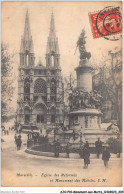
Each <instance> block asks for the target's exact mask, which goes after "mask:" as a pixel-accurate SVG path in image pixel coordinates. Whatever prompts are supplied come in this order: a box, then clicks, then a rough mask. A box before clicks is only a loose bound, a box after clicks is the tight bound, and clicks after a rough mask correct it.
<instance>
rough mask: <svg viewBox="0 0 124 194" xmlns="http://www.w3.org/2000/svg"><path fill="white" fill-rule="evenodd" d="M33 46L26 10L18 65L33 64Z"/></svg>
mask: <svg viewBox="0 0 124 194" xmlns="http://www.w3.org/2000/svg"><path fill="white" fill-rule="evenodd" d="M34 60H35V57H34V47H33V40H32V36H31V30H30V22H29V16H28V10H27V12H26V17H25V27H24V35H23V36H22V38H21V47H20V65H21V66H22V65H26V66H33V65H34Z"/></svg>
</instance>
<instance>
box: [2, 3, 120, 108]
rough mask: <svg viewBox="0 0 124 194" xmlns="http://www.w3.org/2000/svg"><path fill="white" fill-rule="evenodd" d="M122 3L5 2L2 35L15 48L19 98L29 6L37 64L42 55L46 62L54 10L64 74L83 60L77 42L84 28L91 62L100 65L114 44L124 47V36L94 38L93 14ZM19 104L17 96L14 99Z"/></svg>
mask: <svg viewBox="0 0 124 194" xmlns="http://www.w3.org/2000/svg"><path fill="white" fill-rule="evenodd" d="M110 5H112V6H121V2H117V1H116V2H106V1H105V2H78V1H77V2H31V1H30V2H26V1H25V2H23V1H22V2H19V1H18V2H17V1H13V2H2V6H1V18H2V22H1V37H2V41H3V42H5V43H7V44H8V45H9V50H10V52H13V51H14V52H15V57H14V60H15V61H14V65H13V67H14V76H15V88H16V90H15V98H17V77H18V76H17V75H18V66H19V51H20V43H21V36H22V35H23V33H24V24H25V16H26V10H27V9H28V13H29V20H30V28H31V35H32V39H33V43H34V53H35V57H36V65H37V63H38V61H39V58H41V61H42V63H43V65H45V53H46V45H47V38H48V35H49V28H50V19H51V13H52V11H53V13H54V19H55V29H56V35H57V37H58V42H59V50H60V65H61V68H62V75H63V76H68V75H69V74H70V73H72V74H74V75H75V71H74V69H75V68H76V67H77V66H78V64H79V51H78V50H77V52H76V54H75V55H74V53H75V49H76V43H77V40H78V37H79V35H80V33H81V31H82V29H83V28H85V31H86V36H87V39H86V48H87V51H88V52H91V59H90V60H91V64H92V65H93V67H94V66H95V65H97V66H98V65H100V64H101V61H102V60H103V55H106V54H107V52H108V50H112V49H113V48H114V47H121V44H122V40H121V39H120V40H118V41H110V40H106V39H104V38H103V37H101V38H97V39H94V38H93V34H92V30H91V23H90V20H89V14H90V13H93V12H98V11H100V10H102V9H104V8H105V7H106V6H110ZM12 105H13V106H14V107H16V100H14V101H12Z"/></svg>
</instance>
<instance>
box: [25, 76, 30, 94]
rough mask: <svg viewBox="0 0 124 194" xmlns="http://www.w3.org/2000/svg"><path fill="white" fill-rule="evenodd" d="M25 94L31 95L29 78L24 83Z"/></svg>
mask: <svg viewBox="0 0 124 194" xmlns="http://www.w3.org/2000/svg"><path fill="white" fill-rule="evenodd" d="M24 93H25V94H30V80H29V79H28V78H26V79H25V81H24Z"/></svg>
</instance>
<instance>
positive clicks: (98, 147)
mask: <svg viewBox="0 0 124 194" xmlns="http://www.w3.org/2000/svg"><path fill="white" fill-rule="evenodd" d="M102 144H103V142H102V141H101V140H100V138H98V140H97V141H96V142H95V151H96V156H97V158H99V157H100V154H101V153H102V160H103V161H104V166H105V167H108V161H109V159H110V156H111V155H110V151H109V147H103V146H102ZM54 147H55V157H59V152H60V142H59V140H57V141H55V143H54ZM65 151H66V157H67V158H69V154H70V147H69V143H67V145H66V147H65ZM79 155H80V158H82V159H84V169H87V168H88V165H89V164H90V148H89V143H88V141H86V142H85V144H84V145H83V146H80V148H79Z"/></svg>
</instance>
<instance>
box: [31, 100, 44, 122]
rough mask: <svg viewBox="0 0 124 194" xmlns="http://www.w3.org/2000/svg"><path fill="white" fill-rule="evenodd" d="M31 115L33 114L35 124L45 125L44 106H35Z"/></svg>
mask: <svg viewBox="0 0 124 194" xmlns="http://www.w3.org/2000/svg"><path fill="white" fill-rule="evenodd" d="M33 114H35V116H36V117H35V122H36V123H37V124H41V123H46V115H47V109H46V106H45V105H44V104H41V103H40V104H37V105H36V106H35V108H34V110H33Z"/></svg>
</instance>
